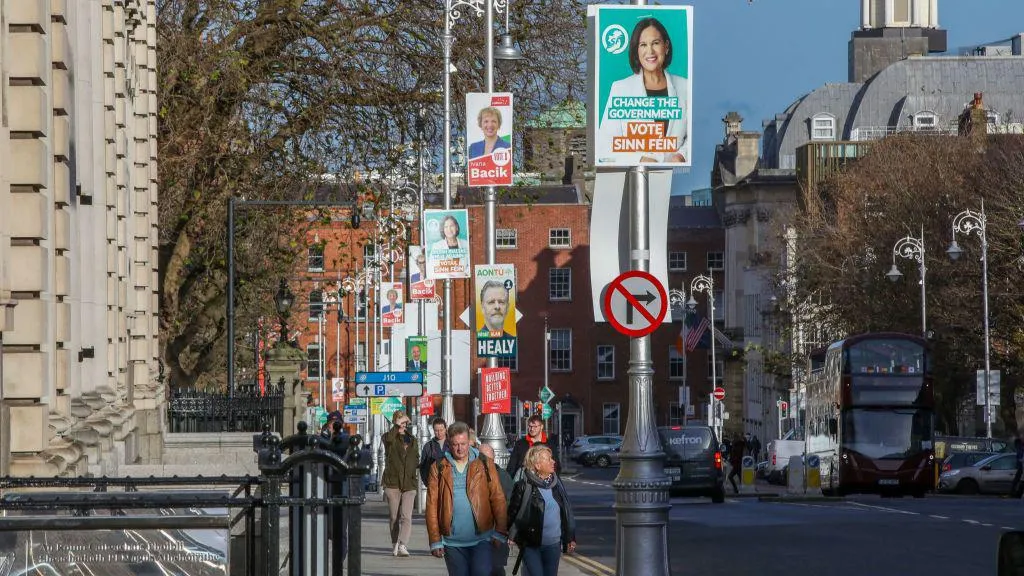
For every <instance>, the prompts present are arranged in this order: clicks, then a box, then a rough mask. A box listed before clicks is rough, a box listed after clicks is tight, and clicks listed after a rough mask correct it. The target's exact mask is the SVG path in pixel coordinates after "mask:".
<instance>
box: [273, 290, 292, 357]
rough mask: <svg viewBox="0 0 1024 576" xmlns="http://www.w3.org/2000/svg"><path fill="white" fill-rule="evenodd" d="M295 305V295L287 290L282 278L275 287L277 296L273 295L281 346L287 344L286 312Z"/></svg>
mask: <svg viewBox="0 0 1024 576" xmlns="http://www.w3.org/2000/svg"><path fill="white" fill-rule="evenodd" d="M294 303H295V295H294V294H292V291H291V290H290V289H289V288H288V283H287V282H285V280H284V278H282V279H281V283H280V284H279V285H278V287H277V294H274V307H275V308H277V316H278V319H279V320H280V322H281V344H288V343H289V342H288V311H289V310H291V308H292V304H294Z"/></svg>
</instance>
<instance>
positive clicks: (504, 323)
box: [473, 264, 516, 358]
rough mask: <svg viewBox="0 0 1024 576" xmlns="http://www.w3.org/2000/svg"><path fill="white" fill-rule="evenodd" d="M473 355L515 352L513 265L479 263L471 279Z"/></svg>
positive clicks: (503, 354) (495, 354) (500, 356)
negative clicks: (474, 309)
mask: <svg viewBox="0 0 1024 576" xmlns="http://www.w3.org/2000/svg"><path fill="white" fill-rule="evenodd" d="M473 286H474V297H475V299H476V323H475V324H474V326H475V328H476V355H477V356H479V357H481V358H487V357H497V358H511V357H514V356H515V355H516V312H515V310H516V268H515V265H513V264H481V265H477V266H476V270H475V274H474V279H473Z"/></svg>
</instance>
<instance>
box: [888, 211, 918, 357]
mask: <svg viewBox="0 0 1024 576" xmlns="http://www.w3.org/2000/svg"><path fill="white" fill-rule="evenodd" d="M897 256H899V257H901V258H906V259H908V260H917V263H918V268H919V269H920V271H921V336H925V337H926V336H927V335H928V322H927V315H926V306H925V303H926V301H927V298H926V297H925V295H926V292H925V277H926V268H925V263H924V226H921V237H920V238H914V237H913V236H905V237H903V238H900V239H899V240H898V241H897V242H896V245H895V246H893V247H892V268H891V269H889V272H887V273H886V274H885V277H886V278H888V279H889V280H891V281H893V282H896V281H897V280H899V279H900V278H902V277H903V273H902V272H900V269H899V268H897V267H896V257H897Z"/></svg>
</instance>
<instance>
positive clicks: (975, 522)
mask: <svg viewBox="0 0 1024 576" xmlns="http://www.w3.org/2000/svg"><path fill="white" fill-rule="evenodd" d="M964 522H967V523H968V524H981V522H978V521H977V520H968V519H967V518H964Z"/></svg>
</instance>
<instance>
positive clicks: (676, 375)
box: [668, 346, 686, 380]
mask: <svg viewBox="0 0 1024 576" xmlns="http://www.w3.org/2000/svg"><path fill="white" fill-rule="evenodd" d="M668 378H669V380H686V356H684V355H682V354H680V353H679V350H676V347H675V346H672V347H670V348H669V349H668Z"/></svg>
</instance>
